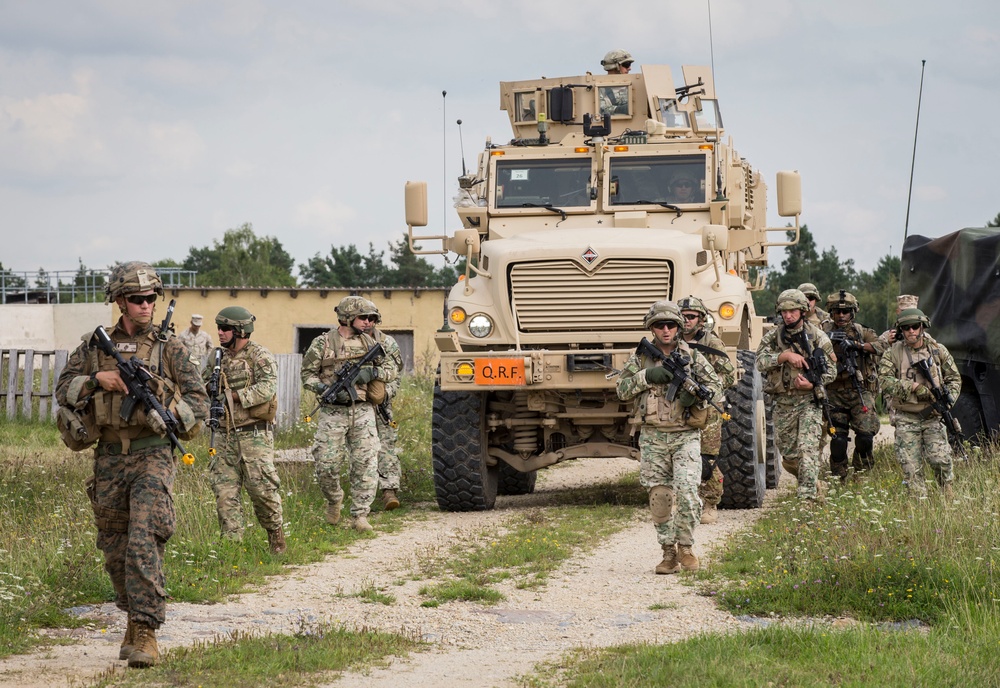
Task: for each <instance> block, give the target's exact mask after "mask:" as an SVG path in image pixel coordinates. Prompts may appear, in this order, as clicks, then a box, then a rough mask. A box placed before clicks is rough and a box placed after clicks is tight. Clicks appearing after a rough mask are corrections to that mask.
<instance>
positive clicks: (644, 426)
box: [617, 335, 722, 547]
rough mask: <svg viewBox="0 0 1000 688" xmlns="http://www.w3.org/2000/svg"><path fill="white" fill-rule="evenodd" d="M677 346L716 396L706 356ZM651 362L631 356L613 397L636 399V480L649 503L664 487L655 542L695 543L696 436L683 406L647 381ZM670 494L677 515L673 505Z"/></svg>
mask: <svg viewBox="0 0 1000 688" xmlns="http://www.w3.org/2000/svg"><path fill="white" fill-rule="evenodd" d="M679 336H680V335H678V337H679ZM676 346H677V350H678V351H680V352H681V353H682V354H683V355H685V356H687V357H688V358H689V359H690V361H691V362H690V364H689V369H690V370H691V372H692V374H693V376H694V378H695V379H696V380H697V381H698V382H700V383H702V384H703V385H705V386H706V387H708V388H709V389H710V390H712V392H713V394H714V396H715V397H718V396H719V395H720V394H721V392H722V383H721V381H720V380H719V376H718V375H716V373H715V370H714V369H713V368H712V366H711V365H710V364H709V362H708V361H707V360H706V359H705V357H704V356H702V355H701V353H700V352H698V351H697V350H694V349H691V348H690V347H689V346H688V345H687V343H685V342H684V341H682V340H678V341H677V344H676ZM654 365H655V361H649V360H646V359H645V357H643V358H642V359H641V360H640V357H639V356H637V355H635V354H633V355H632V356H631V357H630V358H629V360H628V362H627V363H626V364H625V368H624V369H623V370H622V373H621V376H620V377H619V378H618V383H617V392H618V398H619V399H621V400H622V401H629V400H631V399H635V398H636V397H639V400H638V401H637V402H636V421H637V422H639V423H641V430H640V435H639V449H640V452H641V453H640V457H641V458H640V467H639V482H640V483H641V484H642V486H643V487H645V488H646V489H647V490H648V491H650V497H651V502H652V499H653V491H654V488H657V487H665V488H667V491H668V496H667V498H666V499H667V507H665V509H664V511H665V512H666V513H665V515H664V516H660V517H657V516H656V515H655V514H654V518H653V524H654V527H655V529H656V539H657V542H659V543H660V545H661V546H668V547H672V546H673V545H674V544H675V543H676V544H680V545H687V546H690V545H692V544H694V530H695V525H696V524H697V523H698V522H699V521H700V520H701V508H702V506H701V500H700V499H699V498H698V484H699V482H700V481H701V437H700V433H699V431H698V430H697V429H695V428H691V427H689V426H688V425H687V424H686V423H685V421H684V416H683V414H684V411H685V409H684V408H683V407H682V406H681V404H680V402H679V401H676V400H675V401H673V402H670V401H667V399H666V398H665V397H664V396H663V394H664V391H665V389H666V387H665V385H662V384H650V383H649V382H647V381H646V371H647V370H648V369H649V368H652V367H654ZM678 398H679V397H678ZM675 498H676V503H677V510H676V513H674V512H673V508H672V505H673V502H674V501H675ZM652 506H653V505H652V504H651V507H652Z"/></svg>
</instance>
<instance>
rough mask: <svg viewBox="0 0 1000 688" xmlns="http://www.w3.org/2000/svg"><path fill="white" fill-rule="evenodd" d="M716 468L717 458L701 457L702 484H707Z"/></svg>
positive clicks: (708, 455)
mask: <svg viewBox="0 0 1000 688" xmlns="http://www.w3.org/2000/svg"><path fill="white" fill-rule="evenodd" d="M713 468H715V457H714V456H712V455H711V454H702V455H701V482H705V481H706V480H708V479H709V478H711V477H712V469H713Z"/></svg>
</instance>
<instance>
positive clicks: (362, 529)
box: [351, 515, 375, 533]
mask: <svg viewBox="0 0 1000 688" xmlns="http://www.w3.org/2000/svg"><path fill="white" fill-rule="evenodd" d="M351 527H352V528H354V530H356V531H358V532H359V533H370V532H372V531H373V530H375V529H374V528H372V524H371V523H369V522H368V517H367V516H363V515H362V516H355V517H354V518H353V519H352V521H351Z"/></svg>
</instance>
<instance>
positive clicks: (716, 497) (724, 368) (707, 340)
mask: <svg viewBox="0 0 1000 688" xmlns="http://www.w3.org/2000/svg"><path fill="white" fill-rule="evenodd" d="M693 341H694V342H696V343H698V344H702V345H704V346H707V347H709V348H712V349H715V350H717V351H725V350H726V345H725V344H724V343H723V342H722V340H721V339H719V338H718V337H717V336H716V335H715V333H714V332H706V331H705V330H704V328H702V329H700V330H698V332H697V333H696V334H695V337H694V340H693ZM688 343H689V344H690V343H691V342H688ZM699 353H702V352H700V351H699ZM704 356H705V359H706V360H707V361H708V363H709V365H711V366H712V368H713V369H714V370H715V373H716V375H718V377H719V380H720V381H721V382H722V389H723V391H725V390H727V389H729V388H730V387H732V386H733V385H735V384H736V368H735V367H733V362H732V361H731V360H729V356H728V355H722V356H720V355H718V354H713V353H709V352H705V353H704ZM708 419H709V420H708V425H706V426H705V427H704V428H703V429H702V431H701V457H702V471H701V476H700V479H701V484H700V485H699V486H698V496H699V497H701V500H702V502H703V503H704V505H705V508H706V509H714V508H715V507H717V506H718V505H719V502H720V501H721V500H722V492H723V489H722V471H720V470H719V466H718V462H717V459H718V458H719V451H720V450H721V449H722V416H720V415H719V412H718V411H716V410H715V409H714V408H710V409H709V411H708ZM706 473H707V474H708V475H706Z"/></svg>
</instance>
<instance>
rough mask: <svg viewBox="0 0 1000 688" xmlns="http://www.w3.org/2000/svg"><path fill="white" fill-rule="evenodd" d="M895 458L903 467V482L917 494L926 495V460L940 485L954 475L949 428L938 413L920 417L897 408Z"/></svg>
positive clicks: (917, 495)
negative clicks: (924, 462)
mask: <svg viewBox="0 0 1000 688" xmlns="http://www.w3.org/2000/svg"><path fill="white" fill-rule="evenodd" d="M896 458H897V459H898V460H899V465H900V467H901V468H902V469H903V483H904V484H905V485H906V487H907V489H908V490H909V491H910V494H911V495H912V496H914V497H917V498H921V497H926V496H927V484H926V482H925V481H924V471H923V461H927V463H928V464H930V467H931V469H932V470H933V471H934V478H935V480H936V481H937V484H938V485H939V486H941V487H944V486H945V485H947V484H949V483H950V482H951V481H952V480H954V478H955V475H954V471H953V467H952V450H951V445H949V444H948V431H947V430H945V427H944V425H943V424H942V423H941V418H940V417H939V416H938V415H937V414H933V415H932V416H930V417H929V418H924V419H921V418H920V415H919V414H916V413H907V412H905V411H896Z"/></svg>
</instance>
